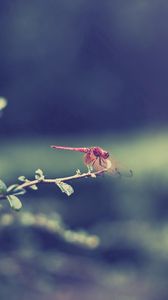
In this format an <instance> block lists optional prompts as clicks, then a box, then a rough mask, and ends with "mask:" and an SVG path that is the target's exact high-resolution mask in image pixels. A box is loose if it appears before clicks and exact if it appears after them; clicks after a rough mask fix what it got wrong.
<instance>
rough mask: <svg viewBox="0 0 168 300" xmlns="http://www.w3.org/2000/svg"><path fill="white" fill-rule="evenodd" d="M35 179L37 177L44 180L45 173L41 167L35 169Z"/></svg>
mask: <svg viewBox="0 0 168 300" xmlns="http://www.w3.org/2000/svg"><path fill="white" fill-rule="evenodd" d="M35 179H37V180H43V179H44V174H43V171H42V170H41V169H37V170H36V171H35Z"/></svg>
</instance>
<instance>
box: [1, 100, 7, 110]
mask: <svg viewBox="0 0 168 300" xmlns="http://www.w3.org/2000/svg"><path fill="white" fill-rule="evenodd" d="M6 106H7V100H6V99H5V98H3V97H0V110H3V109H4V108H5V107H6Z"/></svg>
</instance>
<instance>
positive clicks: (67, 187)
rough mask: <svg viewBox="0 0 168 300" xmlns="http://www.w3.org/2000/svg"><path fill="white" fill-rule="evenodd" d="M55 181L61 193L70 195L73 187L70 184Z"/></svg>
mask: <svg viewBox="0 0 168 300" xmlns="http://www.w3.org/2000/svg"><path fill="white" fill-rule="evenodd" d="M55 183H56V185H57V186H58V187H59V188H60V190H61V191H62V192H63V193H65V194H67V195H68V196H70V195H71V194H73V193H74V189H73V187H72V186H71V185H69V184H67V183H65V182H63V181H57V180H56V182H55Z"/></svg>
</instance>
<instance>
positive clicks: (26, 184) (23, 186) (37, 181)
mask: <svg viewBox="0 0 168 300" xmlns="http://www.w3.org/2000/svg"><path fill="white" fill-rule="evenodd" d="M104 172H106V169H104V170H103V171H102V170H101V171H97V172H92V173H91V172H87V173H83V174H78V173H77V174H75V175H71V176H67V177H61V178H54V179H53V178H52V179H46V178H43V179H34V180H30V181H26V182H24V183H22V184H20V185H18V187H17V188H16V190H20V189H26V188H28V187H30V186H32V185H38V184H40V183H54V184H55V183H56V182H60V181H61V182H63V181H69V180H74V179H80V178H89V177H96V175H100V174H102V173H104Z"/></svg>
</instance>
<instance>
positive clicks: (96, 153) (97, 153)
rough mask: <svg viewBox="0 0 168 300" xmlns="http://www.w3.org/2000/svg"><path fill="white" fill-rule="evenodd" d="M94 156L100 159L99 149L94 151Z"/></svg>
mask: <svg viewBox="0 0 168 300" xmlns="http://www.w3.org/2000/svg"><path fill="white" fill-rule="evenodd" d="M93 154H94V155H95V156H96V157H99V156H100V151H99V150H98V149H97V148H95V149H93Z"/></svg>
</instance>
